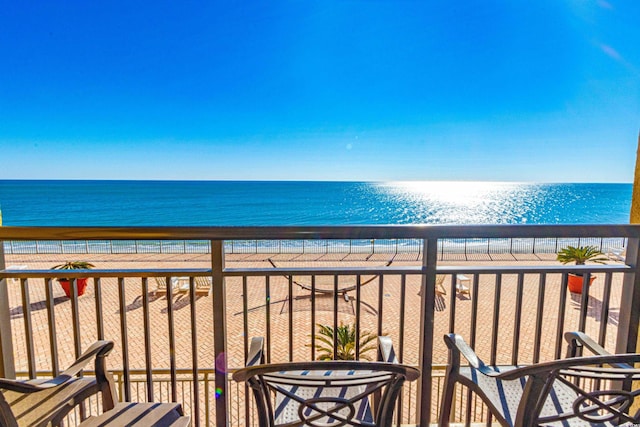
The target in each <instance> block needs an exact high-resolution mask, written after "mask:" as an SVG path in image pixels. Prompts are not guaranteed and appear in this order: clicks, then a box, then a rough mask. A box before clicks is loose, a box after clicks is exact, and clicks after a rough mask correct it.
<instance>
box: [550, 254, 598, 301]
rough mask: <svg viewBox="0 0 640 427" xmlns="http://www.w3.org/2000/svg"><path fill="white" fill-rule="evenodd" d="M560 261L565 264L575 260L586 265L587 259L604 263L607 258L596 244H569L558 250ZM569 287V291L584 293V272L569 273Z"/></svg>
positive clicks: (578, 263)
mask: <svg viewBox="0 0 640 427" xmlns="http://www.w3.org/2000/svg"><path fill="white" fill-rule="evenodd" d="M558 261H560V262H561V263H563V264H568V263H570V262H575V264H576V265H585V263H586V262H587V261H591V262H595V263H598V264H604V263H605V261H607V258H606V257H605V256H604V253H602V252H601V251H600V250H598V248H597V247H595V246H578V247H574V246H567V247H566V248H564V249H561V250H560V252H558ZM595 278H596V276H591V280H590V281H589V286H591V283H593V281H594V280H595ZM568 287H569V291H571V292H573V293H576V294H580V293H582V274H581V273H569V279H568Z"/></svg>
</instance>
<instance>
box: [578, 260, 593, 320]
mask: <svg viewBox="0 0 640 427" xmlns="http://www.w3.org/2000/svg"><path fill="white" fill-rule="evenodd" d="M590 281H591V273H589V272H587V273H584V275H583V276H582V294H581V295H580V321H579V322H578V330H579V331H580V332H585V330H586V327H587V314H588V312H589V282H590Z"/></svg>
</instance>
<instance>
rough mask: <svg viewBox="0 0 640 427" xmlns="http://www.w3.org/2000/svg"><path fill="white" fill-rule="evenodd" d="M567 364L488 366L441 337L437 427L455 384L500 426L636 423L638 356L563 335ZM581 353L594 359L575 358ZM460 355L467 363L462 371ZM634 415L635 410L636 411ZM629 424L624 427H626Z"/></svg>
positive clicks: (445, 417) (444, 421)
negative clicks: (443, 360) (444, 351)
mask: <svg viewBox="0 0 640 427" xmlns="http://www.w3.org/2000/svg"><path fill="white" fill-rule="evenodd" d="M565 338H566V339H567V341H569V350H568V352H567V354H568V356H569V357H567V358H566V359H562V360H554V361H551V362H545V363H538V364H535V365H531V366H488V365H485V364H484V362H483V361H482V360H480V359H479V358H478V356H477V355H476V354H475V353H474V352H473V350H472V349H471V348H470V347H469V346H468V345H467V344H466V343H465V342H464V340H463V339H462V337H460V336H459V335H455V334H449V335H445V342H446V344H447V346H448V347H449V364H448V367H447V371H446V376H445V388H444V390H443V395H442V407H441V411H440V421H439V423H438V425H439V426H444V427H446V426H448V425H449V422H450V415H451V407H452V403H453V399H454V394H455V386H456V383H460V384H462V385H464V386H466V387H468V388H469V389H470V390H471V391H473V392H474V393H475V394H476V395H477V396H479V397H480V398H481V399H482V400H483V401H484V403H485V404H486V406H487V407H488V408H489V411H490V412H491V415H492V416H493V417H495V418H496V419H497V420H498V422H499V423H500V424H501V425H503V426H518V427H520V426H523V427H529V426H538V425H545V426H547V425H549V426H551V425H552V426H556V425H558V426H561V425H571V426H591V425H593V426H611V427H612V426H618V425H623V424H624V425H637V423H640V414H639V413H638V412H635V413H629V409H630V408H631V407H632V406H633V404H634V403H635V401H636V397H637V396H638V394H640V390H639V389H637V385H635V387H636V388H635V389H633V388H631V381H636V380H640V369H635V368H633V367H632V366H633V364H634V363H638V362H640V354H618V355H612V354H609V353H607V352H606V351H604V349H603V348H602V347H600V346H599V345H598V344H596V343H595V342H593V341H592V340H591V339H589V338H588V337H587V336H586V335H584V334H582V333H575V332H572V333H567V334H565ZM582 348H587V349H590V350H591V351H592V352H594V353H595V354H596V355H595V356H588V357H573V356H576V355H578V354H581V351H582ZM460 355H462V356H464V358H465V359H466V360H467V362H468V363H469V365H468V366H466V365H465V366H461V360H460ZM635 410H636V409H633V411H635ZM627 423H628V424H627Z"/></svg>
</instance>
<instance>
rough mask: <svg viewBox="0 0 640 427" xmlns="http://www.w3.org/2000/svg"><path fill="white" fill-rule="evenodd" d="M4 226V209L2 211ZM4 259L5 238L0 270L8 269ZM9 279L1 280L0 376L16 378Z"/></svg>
mask: <svg viewBox="0 0 640 427" xmlns="http://www.w3.org/2000/svg"><path fill="white" fill-rule="evenodd" d="M0 227H2V211H0ZM6 268H7V266H6V264H5V261H4V240H0V270H4V269H6ZM7 283H8V280H7V279H1V280H0V377H2V378H15V377H16V371H15V364H14V362H13V340H12V338H11V316H10V315H9V291H8V289H7Z"/></svg>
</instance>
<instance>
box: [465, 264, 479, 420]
mask: <svg viewBox="0 0 640 427" xmlns="http://www.w3.org/2000/svg"><path fill="white" fill-rule="evenodd" d="M471 287H472V291H471V292H472V295H473V298H471V322H470V329H469V340H470V341H469V343H470V345H471V348H476V338H477V335H478V331H477V324H478V300H479V299H480V295H479V293H480V275H479V274H474V275H473V284H472V285H471ZM472 396H473V393H472V392H471V389H469V388H467V405H466V408H465V409H466V415H465V417H466V418H465V420H466V421H467V422H469V421H470V420H471V398H472Z"/></svg>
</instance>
